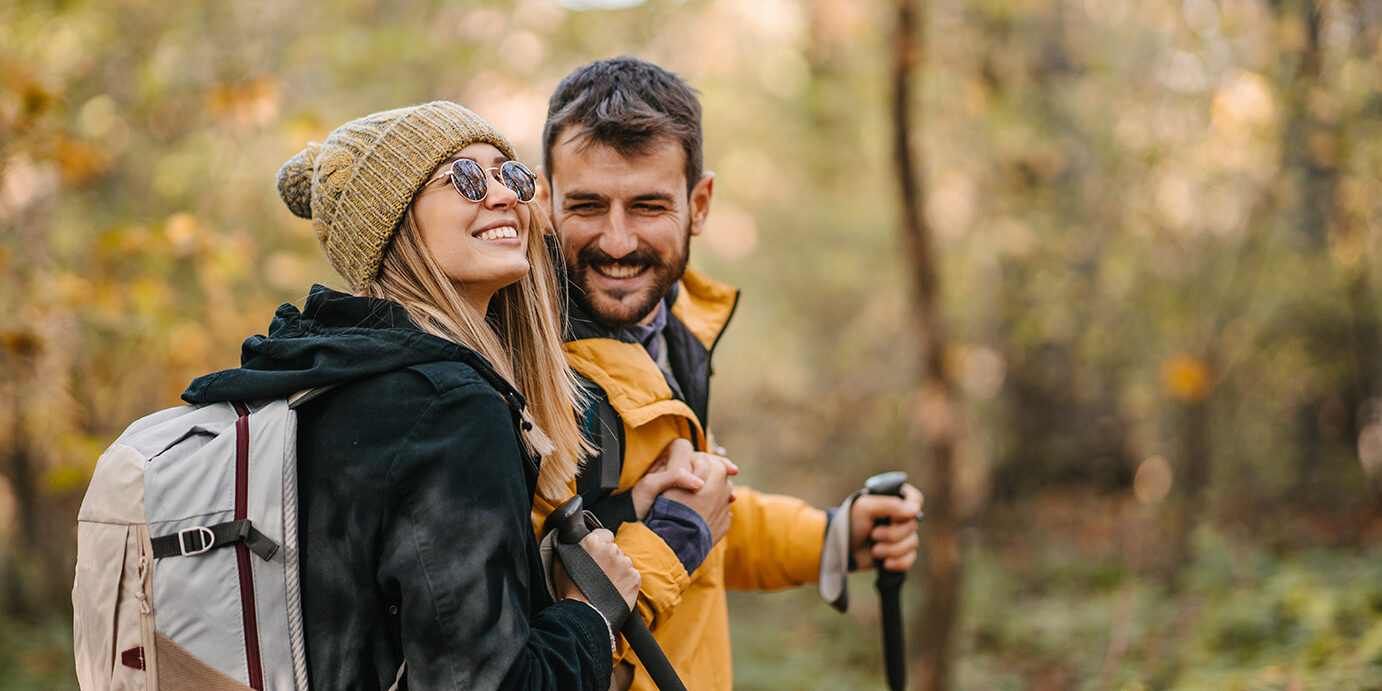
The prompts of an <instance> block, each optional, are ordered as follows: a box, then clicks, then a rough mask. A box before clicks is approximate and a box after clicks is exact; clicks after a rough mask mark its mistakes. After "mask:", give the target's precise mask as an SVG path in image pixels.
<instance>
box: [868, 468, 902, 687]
mask: <svg viewBox="0 0 1382 691" xmlns="http://www.w3.org/2000/svg"><path fill="white" fill-rule="evenodd" d="M906 482H907V474H906V473H904V472H901V471H893V472H890V473H880V474H878V475H874V476H873V477H871V478H869V479H868V480H865V481H864V492H865V494H883V495H887V496H892V497H901V496H902V485H904V484H906ZM887 523H888V519H886V518H880V519H877V520H875V521H874V522H873V524H874V525H876V526H878V525H887ZM873 568H874V569H875V570H877V571H878V581H877V582H876V585H877V587H878V602H879V605H880V612H879V613H880V615H881V617H882V619H883V664H884V666H885V668H886V669H887V672H888V688H890V689H892V691H902V689H903V688H904V687H905V686H907V652H906V646H905V644H904V641H903V635H902V582H903V581H904V580H906V578H907V572H905V571H889V570H887V569H884V568H883V560H882V559H874V560H873Z"/></svg>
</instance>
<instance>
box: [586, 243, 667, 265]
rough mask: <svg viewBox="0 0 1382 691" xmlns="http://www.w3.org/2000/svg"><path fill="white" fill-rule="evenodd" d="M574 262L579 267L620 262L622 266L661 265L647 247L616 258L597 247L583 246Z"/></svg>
mask: <svg viewBox="0 0 1382 691" xmlns="http://www.w3.org/2000/svg"><path fill="white" fill-rule="evenodd" d="M576 262H577V264H578V265H579V266H581V267H587V266H609V265H611V264H622V265H624V266H650V267H658V266H662V260H661V258H660V257H658V256H657V252H654V251H653V250H652V249H651V248H649V247H639V248H637V249H635V250H634V251H632V252H630V253H628V254H626V255H624V256H622V257H619V258H618V259H616V258H614V257H612V256H610V254H609V253H608V252H605V251H604V250H602V249H600V248H598V247H594V246H591V247H585V248H583V249H581V251H580V252H577V253H576Z"/></svg>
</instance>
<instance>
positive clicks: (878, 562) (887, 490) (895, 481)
mask: <svg viewBox="0 0 1382 691" xmlns="http://www.w3.org/2000/svg"><path fill="white" fill-rule="evenodd" d="M905 484H907V473H904V472H902V471H900V470H894V471H892V472H887V473H879V474H877V475H874V476H873V477H870V478H869V479H867V480H865V481H864V493H865V494H880V495H885V496H889V497H901V496H902V486H903V485H905ZM873 524H874V525H875V526H879V525H887V524H888V519H886V518H878V519H875V520H874V521H873ZM873 567H874V568H875V569H877V570H878V580H879V582H880V583H883V582H896V583H901V582H902V579H903V578H905V577H906V576H905V575H904V572H902V571H888V570H886V569H884V568H883V560H882V559H874V560H873Z"/></svg>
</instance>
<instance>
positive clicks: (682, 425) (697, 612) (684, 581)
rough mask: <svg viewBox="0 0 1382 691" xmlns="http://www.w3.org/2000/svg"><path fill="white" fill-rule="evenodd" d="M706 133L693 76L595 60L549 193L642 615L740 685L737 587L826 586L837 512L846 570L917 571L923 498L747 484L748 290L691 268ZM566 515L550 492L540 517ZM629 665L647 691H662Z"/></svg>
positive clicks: (577, 98) (593, 497)
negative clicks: (879, 562) (731, 366)
mask: <svg viewBox="0 0 1382 691" xmlns="http://www.w3.org/2000/svg"><path fill="white" fill-rule="evenodd" d="M701 140H702V136H701V122H700V104H699V102H698V101H697V100H696V96H695V94H694V92H693V91H692V90H691V89H690V87H689V86H687V85H686V84H685V83H684V82H683V81H682V80H681V79H680V78H679V77H677V76H676V75H674V74H672V73H670V72H668V71H666V70H664V69H662V68H660V67H658V66H656V65H652V64H649V63H646V62H643V61H640V60H636V59H632V58H615V59H611V60H604V61H600V62H596V63H592V64H590V65H587V66H585V67H582V68H580V69H577V70H576V71H575V72H573V73H572V74H570V75H568V76H567V77H566V79H565V80H563V81H562V83H561V84H560V85H558V87H557V89H556V92H555V93H554V94H553V96H552V99H551V103H550V104H549V109H548V115H547V123H546V125H545V127H544V129H543V158H544V163H545V166H544V174H543V175H540V176H539V178H540V180H539V192H538V195H539V201H538V203H541V204H543V205H545V206H546V207H547V208H548V209H550V211H551V215H552V220H553V223H554V225H555V227H556V229H557V234H558V237H559V240H560V245H561V251H562V254H563V255H564V258H565V261H566V265H567V267H566V268H567V271H568V277H567V278H568V284H569V287H570V295H571V299H570V301H569V307H570V327H569V334H568V342H567V344H566V355H567V361H568V362H569V363H570V364H571V366H572V368H573V369H575V370H576V372H577V373H578V374H579V375H580V376H581V377H583V378H584V379H585V380H586V381H587V382H588V384H589V386H588V388H589V389H590V391H591V393H592V394H593V396H594V398H595V399H596V404H595V405H594V406H593V407H592V409H591V411H589V412H588V413H587V419H586V429H587V430H588V431H589V432H590V436H591V437H592V443H594V444H595V445H596V446H598V447H599V448H600V450H601V452H600V453H599V454H597V457H596V458H595V459H592V462H591V463H588V464H587V467H586V468H585V469H584V470H583V472H582V475H581V478H580V479H579V480H578V491H579V492H580V493H581V494H582V495H583V496H584V497H585V499H586V505H587V506H594V507H595V510H596V513H597V515H600V516H601V518H602V521H603V522H604V523H605V524H606V527H609V528H611V529H612V530H615V531H616V535H617V537H616V541H617V542H618V544H619V546H620V547H621V548H622V549H623V550H624V552H625V553H626V554H628V555H629V557H630V558H631V559H632V560H633V562H634V565H635V566H636V567H637V568H638V569H639V571H640V572H641V573H642V575H643V586H642V588H641V590H640V595H639V603H638V609H639V614H640V615H641V616H642V617H643V618H644V619H645V620H646V621H647V622H648V623H649V626H650V627H651V628H652V630H653V632H654V636H655V637H656V638H657V640H658V642H659V644H660V645H661V646H662V648H663V650H664V651H665V652H666V653H667V656H668V658H669V660H670V661H671V662H672V664H673V666H674V667H675V668H676V669H677V672H678V674H679V675H680V676H681V678H682V680H683V681H684V682H685V683H686V686H687V687H688V688H689V689H729V688H731V687H732V677H731V671H730V650H729V624H728V610H727V606H726V601H725V589H726V588H735V589H741V590H773V589H780V588H785V587H789V586H795V585H801V584H805V583H813V582H816V581H817V579H818V577H819V574H820V570H821V564H822V554H823V542H824V540H825V536H826V534H827V524H828V523H830V522H832V521H834V522H838V524H837V525H836V526H834V527H835V528H836V530H832V531H831V533H832V535H837V534H839V533H840V531H841V530H843V531H844V533H843V534H844V535H847V536H848V538H847V539H840V540H836V541H832V542H835V543H836V544H838V545H840V549H839V551H844V550H848V551H849V554H848V555H844V554H838V555H836V556H837V557H838V558H837V559H834V560H833V561H834V562H835V563H838V564H841V565H843V564H844V563H845V562H846V561H848V562H852V563H855V564H857V565H858V566H859V567H863V568H868V567H871V566H872V563H873V560H874V559H876V558H877V559H884V560H885V561H884V566H885V568H888V569H891V570H898V571H901V570H905V569H906V568H907V567H909V566H910V565H911V564H912V562H913V561H914V560H915V558H916V547H917V544H918V541H917V536H916V520H915V519H916V517H917V516H918V515H919V511H920V505H921V494H920V492H918V491H917V490H916V489H915V488H914V487H911V486H910V485H908V486H906V488H905V490H904V491H905V495H904V498H902V499H898V498H893V497H885V496H864V497H860V498H859V499H858V500H857V501H854V502H853V503H852V504H851V505H850V509H849V511H848V512H847V513H845V512H842V513H840V514H839V515H831V514H827V512H824V511H820V510H818V509H815V508H812V507H811V506H809V505H807V504H806V503H804V502H802V501H800V500H798V499H794V498H791V497H783V496H774V495H769V494H762V493H758V492H754V491H752V490H749V489H747V488H743V487H734V486H733V484H732V481H731V480H730V477H732V476H733V475H734V474H736V473H737V468H736V467H735V466H734V464H733V463H731V462H729V461H728V459H724V458H722V457H720V456H718V455H714V454H712V453H710V451H711V450H712V449H715V448H716V447H715V446H714V444H713V441H712V439H711V437H710V435H709V431H708V429H707V427H706V419H707V411H708V408H709V375H710V356H711V352H712V350H713V349H714V346H715V343H716V341H717V340H718V339H719V336H720V333H721V332H722V331H723V330H724V328H725V326H726V324H727V323H728V321H729V318H730V316H731V314H732V313H733V311H734V306H735V303H736V301H737V299H738V291H736V290H735V289H733V288H730V287H728V286H725V285H723V284H720V283H718V282H715V281H713V280H711V279H710V278H708V277H706V276H703V275H701V274H700V273H697V272H696V271H694V270H692V269H688V268H687V266H686V264H687V257H688V255H689V252H690V242H691V237H692V236H695V235H699V234H700V232H701V230H702V229H703V228H704V227H705V222H706V218H707V216H708V214H709V212H710V201H711V197H712V195H713V191H714V182H715V177H714V174H713V173H711V172H708V171H704V170H703V169H702V153H701ZM693 447H694V449H695V450H694V451H693ZM731 502H733V503H732V504H731ZM552 508H553V507H551V506H548V505H545V504H544V503H542V502H539V504H538V505H535V507H534V519H535V520H536V521H538V522H539V524H540V521H541V519H542V518H543V517H544V516H545V515H546V514H547V513H548V512H550V511H551V510H552ZM731 509H732V511H731ZM875 520H883V521H884V522H885V523H886V525H882V526H880V527H877V528H874V527H873V524H874V521H875ZM625 661H626V662H629V663H630V664H631V665H633V667H630V666H628V665H621V667H622V669H623V671H624V672H630V671H632V672H634V673H633V674H629V675H628V676H630V677H633V678H632V684H633V687H634V688H638V689H651V688H653V685H652V682H651V680H650V679H649V677H648V676H647V674H646V673H644V672H643V670H642V669H641V668H638V667H637V664H636V662H637V661H636V660H633V659H631V656H630V657H628V658H626V659H625ZM617 678H618V673H616V679H617ZM625 683H628V682H627V677H626V681H625Z"/></svg>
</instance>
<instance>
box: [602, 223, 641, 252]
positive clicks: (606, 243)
mask: <svg viewBox="0 0 1382 691" xmlns="http://www.w3.org/2000/svg"><path fill="white" fill-rule="evenodd" d="M600 249H601V250H603V251H604V253H605V254H608V255H609V256H611V257H614V258H615V259H622V258H623V257H624V256H626V255H628V254H629V253H630V252H633V251H634V250H636V249H638V237H637V236H636V235H634V232H633V228H632V227H630V226H629V223H628V221H627V220H626V219H625V218H624V215H623V214H620V213H612V214H610V215H609V225H607V226H605V229H604V232H602V233H600Z"/></svg>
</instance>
